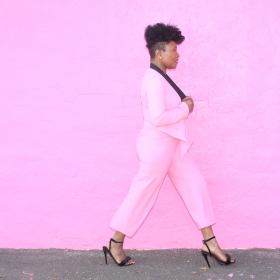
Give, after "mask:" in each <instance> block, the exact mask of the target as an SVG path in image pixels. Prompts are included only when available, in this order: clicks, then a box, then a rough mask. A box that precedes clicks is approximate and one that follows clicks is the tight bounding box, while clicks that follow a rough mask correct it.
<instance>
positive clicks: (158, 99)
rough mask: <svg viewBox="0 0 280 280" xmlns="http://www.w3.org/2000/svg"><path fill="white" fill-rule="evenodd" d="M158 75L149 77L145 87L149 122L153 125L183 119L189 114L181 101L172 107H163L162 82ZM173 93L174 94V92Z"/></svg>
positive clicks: (167, 123)
mask: <svg viewBox="0 0 280 280" xmlns="http://www.w3.org/2000/svg"><path fill="white" fill-rule="evenodd" d="M160 79H161V78H160V77H156V76H154V77H151V78H150V79H149V83H148V86H147V87H146V90H145V91H146V94H147V102H148V111H149V117H150V122H151V123H152V124H153V125H154V126H163V125H170V124H173V123H176V122H178V121H180V120H182V119H185V118H186V117H187V116H188V114H189V107H188V105H187V104H186V103H185V102H181V103H180V104H179V105H178V106H177V107H175V108H172V109H166V108H165V96H164V83H163V82H162V81H161V80H160ZM174 94H176V93H175V92H174Z"/></svg>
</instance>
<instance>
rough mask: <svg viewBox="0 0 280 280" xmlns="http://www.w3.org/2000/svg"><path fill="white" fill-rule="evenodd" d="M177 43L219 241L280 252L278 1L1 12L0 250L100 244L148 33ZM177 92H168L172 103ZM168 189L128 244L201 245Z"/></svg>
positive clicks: (34, 4) (6, 6)
mask: <svg viewBox="0 0 280 280" xmlns="http://www.w3.org/2000/svg"><path fill="white" fill-rule="evenodd" d="M156 22H165V23H169V22H170V23H173V24H177V25H178V26H179V27H180V28H181V30H182V32H183V34H184V35H185V36H186V40H185V42H184V43H183V44H182V45H180V47H179V52H180V54H181V57H180V62H179V65H178V68H177V70H176V71H173V72H169V74H170V76H171V77H172V78H173V79H174V80H175V81H176V82H177V83H178V84H179V85H180V87H181V88H182V89H183V90H184V91H185V93H186V94H191V95H192V96H193V97H194V100H195V101H196V107H195V111H194V113H193V114H192V116H191V120H190V122H191V130H192V132H193V133H192V134H193V138H194V144H193V146H192V150H191V153H192V154H193V156H194V158H195V159H196V161H197V163H198V165H199V166H200V168H201V170H202V172H203V174H204V175H205V178H206V180H207V182H208V186H209V192H210V196H211V200H212V203H213V208H214V212H215V216H216V220H217V224H216V225H215V226H214V230H215V234H216V236H217V237H218V240H219V242H220V245H221V246H223V247H228V248H252V247H270V248H273V247H278V248H279V247H280V241H279V236H278V233H279V231H280V223H279V213H280V206H279V196H280V188H279V186H280V146H279V143H280V133H279V132H280V109H279V108H280V83H279V80H280V1H278V0H244V1H241V0H239V1H238V0H231V1H224V0H213V1H208V0H195V1H194V0H176V1H168V0H161V1H148V0H141V1H138V0H137V1H129V0H118V1H109V0H105V1H90V0H82V1H78V0H69V1H63V0H51V1H42V0H40V1H38V0H25V1H16V0H12V1H10V0H9V1H8V0H6V1H4V0H3V1H1V2H0V47H1V51H0V65H1V67H0V94H1V102H0V129H1V134H0V162H1V164H0V193H1V195H0V224H1V227H0V247H5V248H74V249H90V248H101V246H102V245H103V244H104V243H105V242H106V241H107V240H108V239H109V238H110V236H111V235H112V230H111V229H109V227H108V225H109V222H110V219H111V218H112V216H113V214H114V212H115V211H116V209H117V208H118V207H119V205H120V203H121V202H122V200H123V198H124V197H125V195H126V193H127V192H128V189H129V187H130V182H131V179H132V178H133V176H134V175H135V173H136V171H137V165H138V162H137V157H136V152H135V141H136V137H137V134H138V132H139V130H140V128H141V126H142V111H141V103H140V84H141V79H142V76H143V73H144V72H145V70H146V68H147V67H148V65H149V56H148V53H147V50H146V49H145V42H144V39H143V33H144V28H145V27H146V26H147V25H148V24H152V23H156ZM175 94H176V93H175ZM201 239H202V237H201V234H200V232H199V231H198V230H197V229H196V227H195V225H194V223H193V221H192V220H191V218H190V217H189V214H188V212H187V210H186V209H185V207H184V205H183V203H182V201H181V199H180V198H179V196H178V194H177V193H176V191H175V189H174V188H173V186H172V185H171V183H170V181H169V180H168V179H166V181H165V183H164V185H163V186H162V189H161V192H160V194H159V196H158V199H157V202H156V204H155V206H154V208H153V210H152V211H151V213H150V214H149V216H148V218H147V219H146V221H145V223H144V224H143V226H142V227H141V229H140V230H139V231H138V233H137V234H136V235H135V237H134V238H133V239H127V241H126V248H178V247H188V248H198V247H200V246H201Z"/></svg>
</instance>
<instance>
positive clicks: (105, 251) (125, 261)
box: [103, 238, 133, 266]
mask: <svg viewBox="0 0 280 280" xmlns="http://www.w3.org/2000/svg"><path fill="white" fill-rule="evenodd" d="M112 241H113V242H114V243H120V244H121V243H123V241H122V242H119V241H116V240H114V239H113V238H111V239H110V243H109V249H108V248H107V247H106V246H103V252H104V255H105V261H106V264H108V263H107V254H109V256H110V257H111V258H112V259H113V260H114V261H115V263H116V264H117V265H118V266H129V265H132V264H133V263H130V264H127V263H128V262H129V261H130V260H131V257H126V258H125V259H124V260H122V261H121V262H120V263H118V262H117V261H116V260H115V258H114V257H113V255H112V253H111V242H112Z"/></svg>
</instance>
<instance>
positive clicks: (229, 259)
mask: <svg viewBox="0 0 280 280" xmlns="http://www.w3.org/2000/svg"><path fill="white" fill-rule="evenodd" d="M214 238H215V236H213V237H211V238H209V239H207V240H202V243H203V244H205V245H206V247H207V249H208V251H209V252H205V251H203V250H201V254H202V256H203V257H204V258H205V261H206V262H207V264H208V266H209V268H210V264H209V261H208V255H209V256H210V257H214V258H215V259H216V261H217V262H218V263H219V264H220V265H230V264H233V263H235V260H234V262H232V261H231V256H230V255H228V254H226V256H227V260H226V261H221V260H219V259H218V258H217V257H216V256H215V255H214V254H212V252H211V250H210V248H209V247H208V245H207V242H208V241H210V240H212V239H214Z"/></svg>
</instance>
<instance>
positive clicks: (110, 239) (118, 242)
mask: <svg viewBox="0 0 280 280" xmlns="http://www.w3.org/2000/svg"><path fill="white" fill-rule="evenodd" d="M111 241H113V242H115V243H123V241H116V240H115V239H113V238H111V239H110V242H111Z"/></svg>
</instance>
